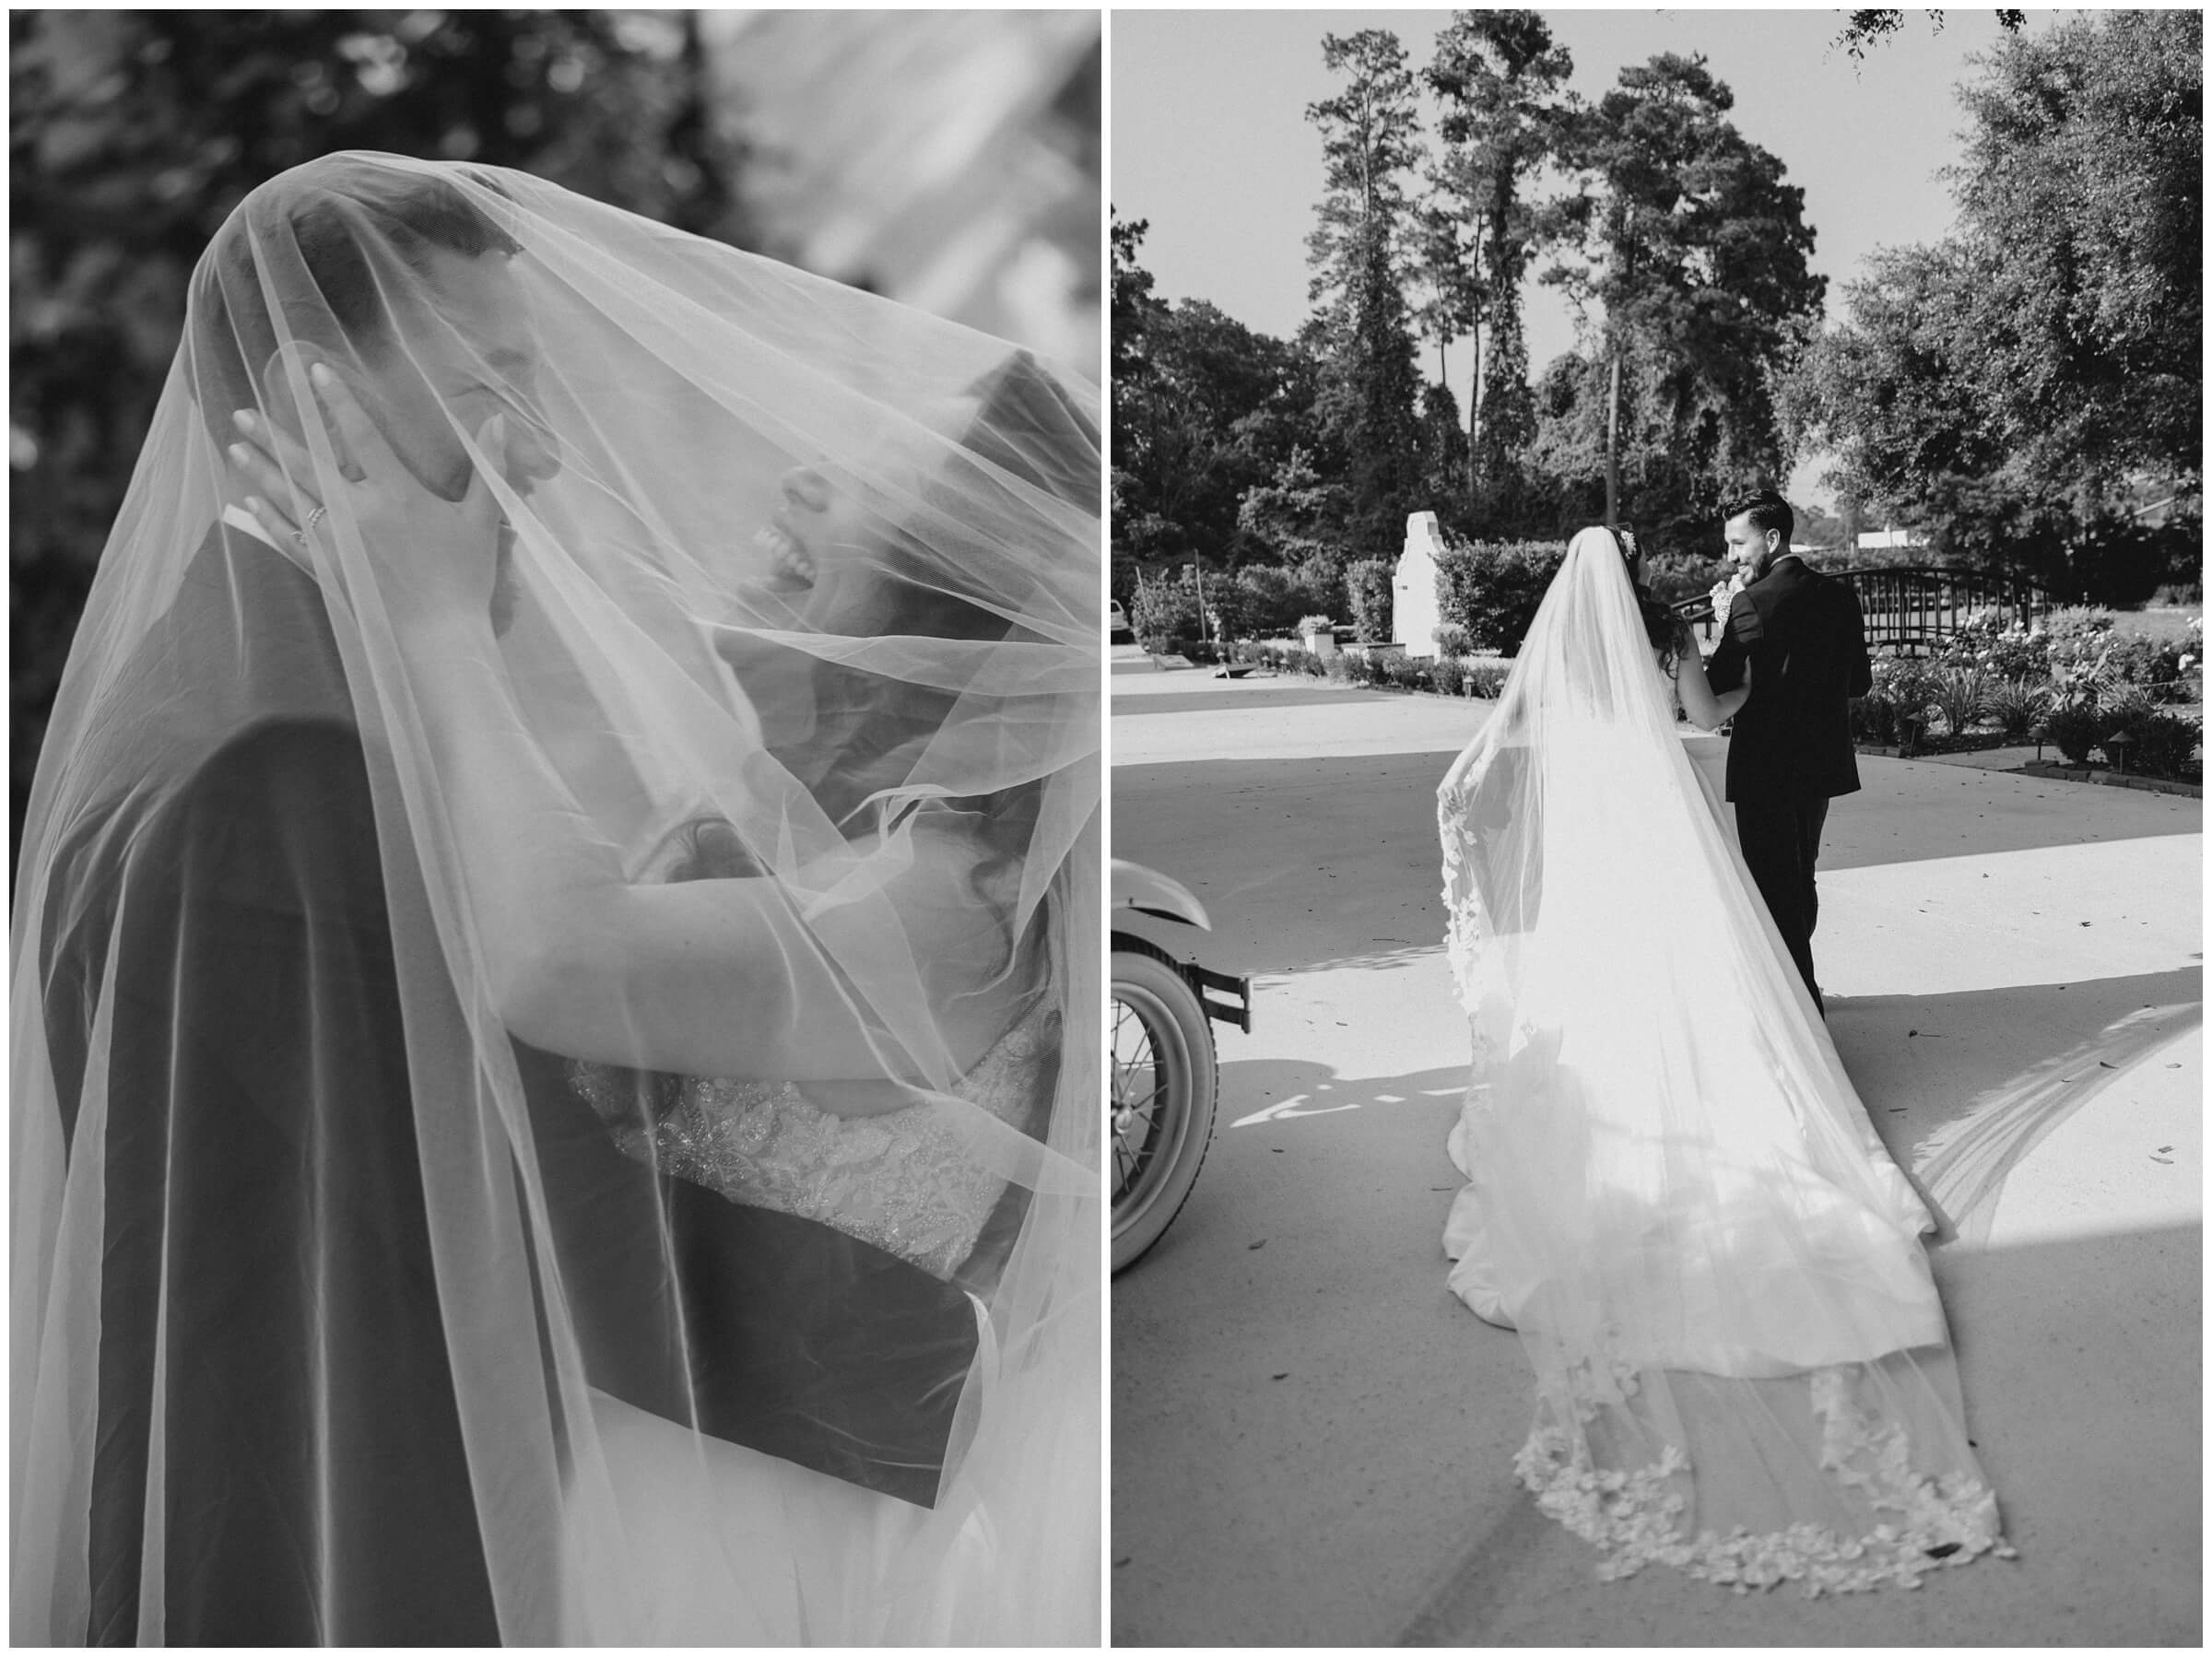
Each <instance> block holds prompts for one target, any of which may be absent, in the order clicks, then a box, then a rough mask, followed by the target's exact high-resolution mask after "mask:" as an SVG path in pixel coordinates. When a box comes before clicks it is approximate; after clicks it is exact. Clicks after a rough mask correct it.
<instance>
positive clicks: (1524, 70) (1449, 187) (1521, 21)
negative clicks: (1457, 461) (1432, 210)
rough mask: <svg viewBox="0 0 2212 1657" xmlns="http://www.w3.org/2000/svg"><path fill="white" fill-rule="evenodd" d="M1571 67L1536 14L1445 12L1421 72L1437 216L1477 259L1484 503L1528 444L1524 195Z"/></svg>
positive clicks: (1474, 448)
mask: <svg viewBox="0 0 2212 1657" xmlns="http://www.w3.org/2000/svg"><path fill="white" fill-rule="evenodd" d="M1573 67H1574V65H1573V61H1572V59H1571V57H1570V56H1569V55H1568V53H1567V50H1566V48H1565V47H1563V46H1557V45H1554V44H1553V42H1552V39H1551V30H1550V28H1549V26H1548V25H1547V23H1546V22H1545V21H1544V19H1543V18H1542V17H1541V16H1540V15H1539V14H1537V13H1535V12H1530V11H1475V12H1454V13H1453V18H1452V24H1451V27H1450V28H1448V29H1445V30H1444V31H1443V33H1442V34H1441V35H1440V36H1439V37H1438V39H1437V43H1436V56H1435V59H1434V61H1433V62H1431V64H1430V66H1429V69H1428V71H1427V76H1426V78H1427V80H1428V83H1429V87H1430V90H1432V91H1433V92H1434V93H1435V94H1436V95H1437V96H1438V98H1440V99H1441V100H1443V102H1444V115H1443V120H1442V123H1441V136H1442V138H1443V142H1444V156H1443V159H1442V162H1441V165H1440V166H1439V168H1438V170H1437V184H1438V196H1439V200H1440V203H1441V206H1440V209H1439V210H1440V211H1441V212H1442V213H1443V214H1444V215H1445V216H1446V217H1450V218H1452V219H1453V220H1455V221H1457V222H1458V223H1460V224H1463V225H1465V226H1466V227H1467V229H1468V232H1469V234H1470V236H1471V239H1472V241H1473V244H1474V250H1475V253H1476V256H1477V272H1476V275H1475V277H1474V280H1473V282H1472V283H1471V284H1470V286H1471V287H1472V288H1473V291H1474V294H1475V296H1476V298H1477V300H1478V301H1479V305H1480V310H1479V312H1478V314H1477V319H1476V335H1475V342H1476V345H1475V355H1476V371H1475V380H1476V390H1475V392H1474V394H1473V395H1472V397H1471V398H1470V400H1469V403H1468V408H1467V422H1468V425H1467V437H1468V444H1469V448H1470V451H1471V476H1470V482H1471V483H1474V484H1477V485H1478V486H1479V485H1480V484H1483V483H1486V482H1487V483H1488V484H1489V485H1490V486H1491V489H1492V493H1493V495H1495V493H1496V490H1497V487H1498V486H1499V485H1500V483H1501V482H1502V481H1503V480H1505V479H1507V478H1508V476H1510V473H1511V471H1512V466H1513V463H1514V461H1515V459H1516V457H1517V456H1518V455H1519V454H1520V452H1522V450H1523V449H1524V448H1525V446H1526V445H1527V444H1528V443H1529V442H1530V441H1531V440H1532V439H1533V438H1534V437H1535V405H1534V403H1533V401H1532V397H1531V393H1530V389H1529V383H1528V366H1529V365H1528V346H1527V341H1526V336H1525V335H1524V329H1523V325H1522V317H1521V283H1522V279H1523V277H1524V275H1525V274H1526V271H1527V268H1528V264H1529V262H1530V258H1531V254H1532V251H1533V249H1532V241H1533V239H1534V237H1535V233H1536V229H1537V217H1536V213H1535V206H1534V204H1533V202H1532V201H1531V200H1530V199H1529V196H1528V191H1529V190H1530V188H1531V186H1532V185H1533V183H1534V181H1535V177H1536V176H1537V174H1538V172H1539V170H1541V169H1542V168H1543V166H1544V165H1545V163H1546V162H1547V160H1548V159H1550V158H1551V156H1552V154H1553V152H1554V150H1555V148H1556V147H1557V144H1558V142H1559V135H1560V130H1561V121H1562V118H1563V116H1564V115H1565V113H1566V112H1567V110H1568V109H1569V108H1570V107H1571V105H1570V103H1569V101H1568V100H1569V98H1570V96H1571V95H1570V94H1568V93H1567V91H1566V90H1565V88H1566V85H1567V79H1568V76H1570V75H1571V74H1572V73H1573ZM1486 329H1487V331H1488V340H1487V344H1488V354H1487V356H1486V355H1485V351H1484V347H1485V344H1486V341H1485V338H1484V330H1486Z"/></svg>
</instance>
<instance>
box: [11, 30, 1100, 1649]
mask: <svg viewBox="0 0 2212 1657" xmlns="http://www.w3.org/2000/svg"><path fill="white" fill-rule="evenodd" d="M1103 41H1104V29H1103V21H1102V18H1101V17H1100V14H1099V13H1098V12H1097V11H1096V10H1091V11H1030V12H1020V11H976V12H909V11H878V12H853V11H843V12H788V11H779V12H749V11H699V12H683V11H627V10H616V11H536V12H532V11H457V12H445V11H397V12H358V11H283V12H270V11H226V12H193V11H16V12H14V13H11V15H10V19H9V47H10V53H11V63H10V80H11V88H12V92H13V115H12V126H11V134H12V136H13V141H14V147H13V161H12V182H13V194H12V197H11V200H12V208H11V246H12V249H13V260H12V264H11V271H10V276H11V297H12V300H13V304H12V310H11V316H12V319H13V329H12V334H11V360H12V370H13V371H12V377H11V382H10V393H9V420H10V425H9V445H10V465H11V483H12V488H11V492H10V497H9V499H10V519H9V522H10V533H11V545H12V554H13V565H12V569H13V582H14V584H13V587H12V589H11V593H12V598H13V605H12V617H13V619H12V635H13V646H14V670H13V693H14V701H13V709H12V716H11V731H12V734H13V744H12V780H11V782H12V786H11V814H10V815H11V827H12V831H13V839H14V852H15V862H14V865H13V867H14V885H13V887H12V890H11V899H12V903H13V918H12V928H13V930H12V943H11V950H12V961H13V969H14V976H13V986H14V990H13V1001H12V1010H11V1019H12V1025H11V1046H10V1054H11V1056H10V1088H9V1112H10V1131H9V1209H8V1214H9V1243H10V1249H9V1273H10V1307H11V1311H10V1331H11V1342H10V1370H9V1400H8V1405H9V1424H10V1475H11V1476H10V1509H9V1520H10V1560H9V1586H8V1592H9V1608H10V1633H11V1641H12V1643H16V1644H19V1645H32V1646H46V1645H75V1644H98V1645H116V1644H144V1645H172V1644H173V1645H216V1646H239V1645H278V1646H309V1645H337V1646H363V1645H366V1646H379V1645H426V1644H427V1645H439V1646H463V1645H496V1644H514V1645H524V1646H546V1645H554V1644H584V1645H616V1646H630V1647H641V1646H662V1645H712V1646H723V1647H747V1646H766V1647H777V1648H788V1647H795V1646H802V1645H826V1646H836V1647H866V1646H891V1647H926V1646H959V1647H974V1646H982V1645H1014V1646H1029V1647H1036V1646H1043V1647H1059V1646H1078V1647H1090V1648H1096V1647H1097V1646H1098V1645H1099V1644H1100V1641H1101V1639H1102V1638H1103V1614H1104V1608H1103V1605H1102V1603H1101V1598H1100V1586H1101V1581H1102V1546H1103V1536H1102V1513H1103V1506H1104V1493H1103V1489H1102V1484H1101V1479H1102V1469H1103V1448H1102V1445H1103V1428H1104V1423H1103V1412H1104V1398H1103V1373H1102V1371H1103V1361H1104V1359H1103V1352H1102V1346H1101V1342H1102V1334H1103V1327H1104V1304H1103V1294H1104V1283H1105V1275H1106V1267H1105V1261H1104V1257H1103V1246H1104V1240H1105V1237H1106V1234H1107V1221H1106V1216H1105V1212H1104V1202H1103V1189H1102V1181H1103V1172H1102V1157H1103V1148H1104V1147H1103V1145H1102V1129H1101V1122H1100V1111H1099V1100H1100V1096H1101V1093H1102V1091H1103V1086H1104V1083H1103V1074H1102V1057H1101V1051H1100V1030H1101V1023H1100V1008H1101V1007H1102V1006H1103V1005H1104V1002H1105V995H1104V992H1103V984H1102V971H1103V962H1104V954H1105V951H1104V939H1103V936H1102V933H1101V924H1100V923H1101V917H1102V915H1103V912H1104V899H1105V895H1104V890H1103V878H1104V846H1103V834H1102V810H1101V778H1102V757H1101V751H1100V743H1101V717H1102V711H1101V707H1100V687H1101V685H1102V683H1103V663H1102V659H1101V658H1102V651H1103V648H1104V645H1103V632H1102V629H1101V625H1100V590H1101V586H1102V559H1103V534H1102V524H1101V522H1100V518H1101V502H1102V500H1103V499H1104V494H1105V474H1104V468H1103V466H1102V464H1101V459H1102V457H1101V448H1102V444H1103V438H1102V431H1103V409H1102V403H1103V398H1102V395H1101V387H1100V379H1099V375H1100V363H1101V358H1102V347H1103V304H1102V295H1103V286H1102V271H1103V257H1102V242H1103V232H1102V226H1103V221H1104V210H1103V209H1104V204H1103V201H1102V198H1101V181H1102V162H1103V153H1102V145H1101V139H1100V128H1101V110H1102V101H1101V100H1102V75H1103Z"/></svg>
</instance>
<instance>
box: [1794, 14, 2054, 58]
mask: <svg viewBox="0 0 2212 1657" xmlns="http://www.w3.org/2000/svg"><path fill="white" fill-rule="evenodd" d="M1928 18H1929V20H1930V21H1931V22H1933V23H1934V24H1935V28H1936V29H1937V30H1938V31H1939V32H1940V31H1941V29H1942V28H1943V14H1942V13H1941V12H1939V11H1931V12H1930V13H1929V14H1928ZM2027 21H2028V14H2027V13H2026V12H2022V11H2003V10H2000V11H1999V12H1998V13H1997V27H1998V28H2000V29H2004V30H2005V31H2006V33H2007V34H2018V33H2019V32H2020V26H2021V25H2022V24H2024V23H2026V22H2027ZM1904 26H1905V14H1904V13H1903V12H1901V11H1854V12H1853V13H1852V14H1851V17H1850V21H1849V22H1847V23H1845V24H1844V25H1843V32H1842V33H1841V34H1839V35H1838V36H1836V38H1835V39H1834V40H1833V41H1830V48H1831V50H1832V49H1833V48H1834V47H1836V46H1841V47H1842V48H1843V50H1844V51H1846V52H1848V53H1851V55H1852V57H1853V59H1854V60H1856V59H1863V58H1864V57H1865V55H1866V48H1867V47H1869V46H1871V45H1874V44H1875V43H1876V42H1877V41H1886V40H1888V38H1889V37H1890V36H1891V35H1893V34H1895V33H1897V32H1898V31H1899V30H1900V29H1902V28H1904Z"/></svg>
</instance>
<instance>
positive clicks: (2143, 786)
mask: <svg viewBox="0 0 2212 1657" xmlns="http://www.w3.org/2000/svg"><path fill="white" fill-rule="evenodd" d="M2013 775H2014V776H2016V777H2046V778H2049V779H2050V780H2052V781H2056V782H2095V783H2099V784H2100V785H2101V786H2103V787H2105V788H2136V789H2140V790H2142V791H2143V792H2144V793H2151V794H2183V795H2185V796H2187V797H2188V798H2190V799H2192V800H2201V799H2203V798H2204V797H2205V785H2204V784H2203V783H2201V782H2170V781H2167V780H2166V779H2164V778H2163V777H2124V776H2121V775H2119V774H2118V773H2116V772H2113V771H2108V770H2100V769H2098V768H2096V767H2094V766H2087V765H2061V764H2059V763H2058V762H2057V761H2055V760H2051V759H2045V760H2041V761H2037V760H2033V759H2031V760H2030V761H2029V762H2028V763H2027V764H2026V765H2023V766H2021V767H2020V769H2019V770H2017V771H2015V772H2014V773H2013Z"/></svg>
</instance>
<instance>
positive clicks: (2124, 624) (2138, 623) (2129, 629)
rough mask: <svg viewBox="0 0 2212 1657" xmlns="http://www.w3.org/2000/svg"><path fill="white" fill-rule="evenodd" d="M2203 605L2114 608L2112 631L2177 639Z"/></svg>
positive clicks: (2203, 609)
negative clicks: (2132, 608) (2133, 608)
mask: <svg viewBox="0 0 2212 1657" xmlns="http://www.w3.org/2000/svg"><path fill="white" fill-rule="evenodd" d="M2204 613H2205V606H2204V605H2201V604H2196V605H2159V606H2158V607H2157V608H2155V609H2141V610H2114V611H2113V612H2112V631H2113V632H2114V633H2134V634H2137V635H2139V636H2141V637H2144V638H2149V639H2179V638H2181V637H2182V636H2183V635H2184V634H2185V633H2187V632H2188V630H2189V624H2190V623H2191V622H2193V621H2195V620H2197V619H2199V618H2200V617H2203V615H2204Z"/></svg>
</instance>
